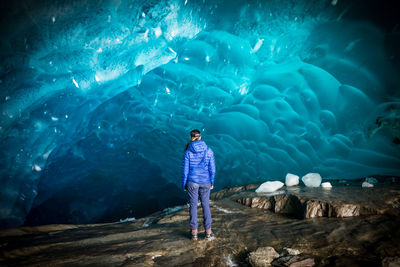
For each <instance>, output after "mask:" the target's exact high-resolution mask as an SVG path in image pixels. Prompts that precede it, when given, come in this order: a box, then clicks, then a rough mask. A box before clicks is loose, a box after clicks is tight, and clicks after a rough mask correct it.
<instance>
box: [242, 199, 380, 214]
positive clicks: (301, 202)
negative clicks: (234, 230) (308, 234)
mask: <svg viewBox="0 0 400 267" xmlns="http://www.w3.org/2000/svg"><path fill="white" fill-rule="evenodd" d="M236 201H237V202H238V203H241V204H243V205H245V206H248V207H251V208H259V209H264V210H270V211H273V212H275V213H281V214H287V215H289V216H293V217H296V218H301V219H309V218H317V217H333V218H346V217H354V216H360V215H374V214H378V213H381V212H380V211H378V210H377V209H376V208H374V207H372V206H368V205H363V206H362V205H361V204H352V203H343V202H342V201H324V200H316V199H309V198H307V197H304V196H300V195H295V194H282V195H275V196H253V197H243V198H239V199H237V200H236Z"/></svg>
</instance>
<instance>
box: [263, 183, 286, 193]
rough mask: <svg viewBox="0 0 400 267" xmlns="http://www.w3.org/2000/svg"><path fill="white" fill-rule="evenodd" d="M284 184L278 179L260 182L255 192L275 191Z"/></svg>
mask: <svg viewBox="0 0 400 267" xmlns="http://www.w3.org/2000/svg"><path fill="white" fill-rule="evenodd" d="M283 186H284V183H282V182H280V181H272V182H271V181H269V182H265V183H262V184H261V185H260V186H259V187H258V188H257V189H256V192H257V193H272V192H275V191H277V190H278V189H280V188H282V187H283Z"/></svg>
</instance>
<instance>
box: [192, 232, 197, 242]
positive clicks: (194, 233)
mask: <svg viewBox="0 0 400 267" xmlns="http://www.w3.org/2000/svg"><path fill="white" fill-rule="evenodd" d="M197 239H198V236H197V231H196V232H194V231H192V240H193V241H196V240H197Z"/></svg>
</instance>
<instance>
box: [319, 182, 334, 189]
mask: <svg viewBox="0 0 400 267" xmlns="http://www.w3.org/2000/svg"><path fill="white" fill-rule="evenodd" d="M321 186H322V187H323V188H332V185H331V183H330V182H325V183H322V184H321Z"/></svg>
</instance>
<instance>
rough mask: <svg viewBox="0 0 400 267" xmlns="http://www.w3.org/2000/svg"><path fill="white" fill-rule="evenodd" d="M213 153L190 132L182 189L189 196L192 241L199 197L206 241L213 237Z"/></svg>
mask: <svg viewBox="0 0 400 267" xmlns="http://www.w3.org/2000/svg"><path fill="white" fill-rule="evenodd" d="M214 178H215V160H214V152H213V151H212V150H211V148H209V147H207V145H206V143H205V142H204V141H202V140H201V133H200V131H199V130H197V129H195V130H193V131H191V132H190V142H189V143H188V144H187V145H186V147H185V156H184V159H183V164H182V189H183V190H184V191H187V192H188V195H189V199H190V201H189V203H190V209H189V215H190V223H189V224H190V228H191V235H192V240H197V239H198V235H197V226H198V224H197V203H198V199H199V197H200V201H201V206H202V209H203V219H204V229H205V236H206V240H211V239H212V238H213V237H214V235H213V233H212V231H211V223H212V219H211V211H210V190H211V189H213V188H214Z"/></svg>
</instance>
